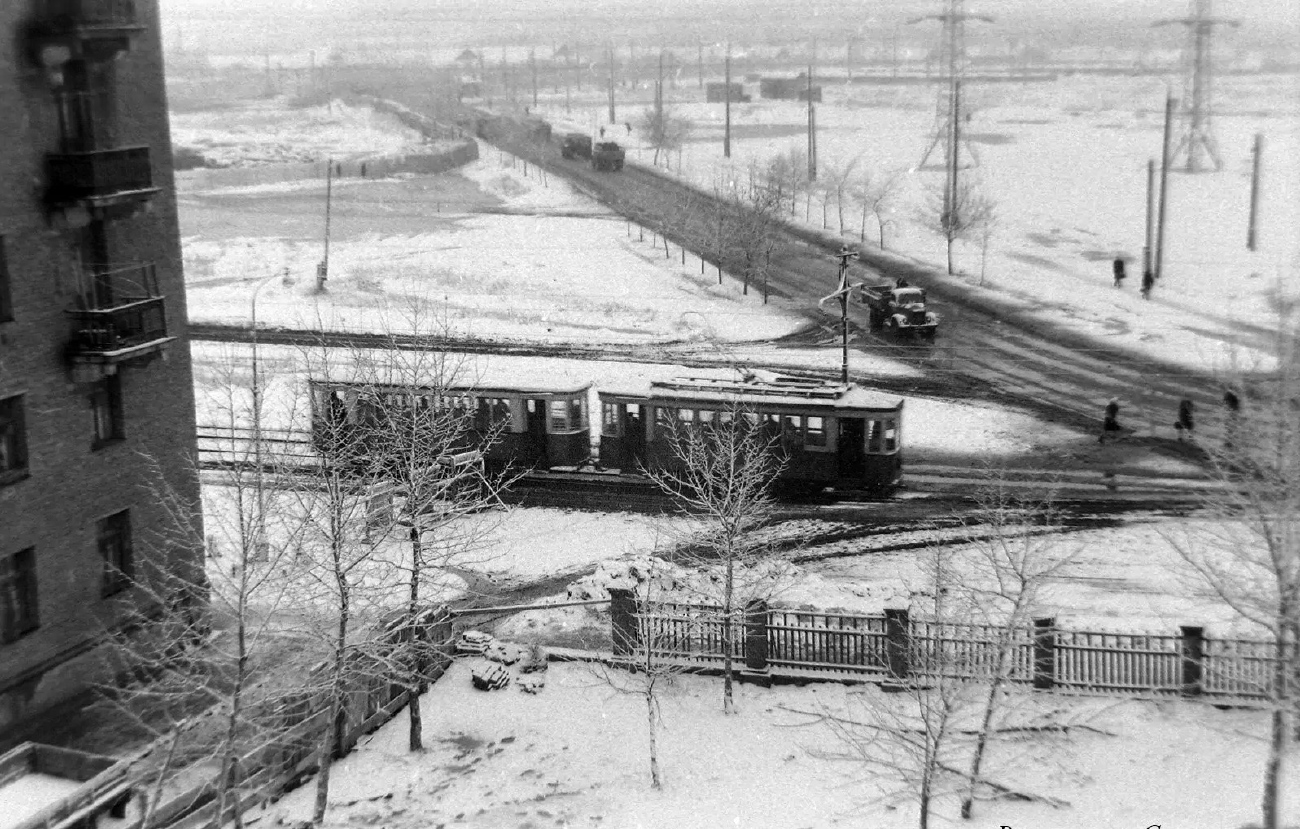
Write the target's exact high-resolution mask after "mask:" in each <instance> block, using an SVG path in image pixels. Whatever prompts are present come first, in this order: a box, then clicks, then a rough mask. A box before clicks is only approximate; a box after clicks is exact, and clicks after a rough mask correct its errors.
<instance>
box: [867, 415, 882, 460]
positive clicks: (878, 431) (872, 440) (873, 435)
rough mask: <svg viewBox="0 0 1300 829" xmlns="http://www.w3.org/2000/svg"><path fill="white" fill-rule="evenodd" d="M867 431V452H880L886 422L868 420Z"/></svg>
mask: <svg viewBox="0 0 1300 829" xmlns="http://www.w3.org/2000/svg"><path fill="white" fill-rule="evenodd" d="M867 429H868V432H867V451H868V452H880V451H881V446H882V445H883V442H884V441H883V438H884V431H885V422H884V421H883V420H868V421H867Z"/></svg>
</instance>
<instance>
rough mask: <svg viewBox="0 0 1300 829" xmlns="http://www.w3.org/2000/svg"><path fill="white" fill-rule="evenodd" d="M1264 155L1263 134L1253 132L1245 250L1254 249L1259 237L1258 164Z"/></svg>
mask: <svg viewBox="0 0 1300 829" xmlns="http://www.w3.org/2000/svg"><path fill="white" fill-rule="evenodd" d="M1263 155H1264V134H1263V133H1262V132H1257V133H1255V145H1254V146H1253V147H1252V148H1251V151H1250V223H1249V225H1248V227H1247V229H1246V250H1254V249H1255V245H1256V243H1257V242H1258V241H1259V238H1258V237H1257V236H1256V235H1255V223H1256V221H1257V220H1258V219H1259V166H1260V159H1261V158H1262V157H1263Z"/></svg>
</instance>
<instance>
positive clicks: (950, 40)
mask: <svg viewBox="0 0 1300 829" xmlns="http://www.w3.org/2000/svg"><path fill="white" fill-rule="evenodd" d="M965 2H966V0H947V11H945V12H943V13H942V14H932V15H928V16H926V17H917V18H913V19H912V20H909V21H907V22H908V23H909V24H912V23H920V22H923V21H926V20H938V21H939V22H940V23H942V24H943V34H942V39H941V40H940V47H939V51H940V60H941V61H942V63H943V64H944V71H945V73H946V77H945V79H944V80H945V81H946V82H947V86H948V89H947V90H946V91H944V92H940V93H939V96H938V103H937V105H936V108H935V119H934V130H933V132H932V133H931V135H930V144H929V146H927V147H926V149H925V154H924V155H922V156H921V163H920V164H919V165H918V166H920V167H924V166H925V165H926V163H927V162H928V161H929V160H930V154H931V153H933V152H934V151H935V149H936V148H937V147H938V146H939V142H940V141H942V140H943V139H944V138H945V137H947V136H948V135H950V134H951V132H952V119H953V111H952V102H953V101H955V100H956V99H957V95H956V94H955V92H954V89H953V87H954V86H955V85H956V83H957V82H958V81H959V80H960V79H961V77H962V76H963V75H965V74H966V66H967V57H966V21H968V20H980V21H983V22H985V23H992V22H993V18H992V17H989V16H988V15H983V14H970V13H968V12H966V11H965ZM894 66H895V73H897V66H898V62H897V59H895V62H894ZM966 151H967V152H968V153H969V154H970V157H971V162H972V163H973V164H979V156H978V155H977V154H976V152H975V148H974V147H973V146H971V145H970V143H969V142H967V146H966ZM950 163H958V159H957V156H956V154H955V153H954V155H953V158H952V160H951V162H950Z"/></svg>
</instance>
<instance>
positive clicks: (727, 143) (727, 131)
mask: <svg viewBox="0 0 1300 829" xmlns="http://www.w3.org/2000/svg"><path fill="white" fill-rule="evenodd" d="M725 86H726V88H727V89H726V92H724V93H723V100H724V101H726V105H725V106H726V109H725V111H724V116H723V117H724V124H723V128H722V157H723V158H731V44H730V43H728V44H727V59H726V83H725Z"/></svg>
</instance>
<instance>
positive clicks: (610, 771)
mask: <svg viewBox="0 0 1300 829" xmlns="http://www.w3.org/2000/svg"><path fill="white" fill-rule="evenodd" d="M469 674H470V666H469V665H468V664H466V663H464V662H461V663H458V664H456V665H453V666H452V668H451V669H450V670H449V671H448V672H447V674H446V675H445V676H444V677H443V678H442V679H441V680H440V681H439V682H438V683H437V684H435V685H434V686H433V688H432V689H431V690H430V691H429V692H428V693H427V694H426V695H425V697H424V705H423V710H424V715H423V716H424V735H425V741H426V746H427V749H426V751H425V752H423V753H420V754H411V753H409V752H408V751H407V750H406V734H407V729H408V724H407V721H406V716H405V713H403V714H400V715H399V716H398V717H397V718H396V719H394V720H393V721H392V722H390V723H389V724H388V725H386V726H384V727H383V728H381V729H380V730H379V731H378V732H376V733H375V734H374V735H373V736H372V737H369V738H364V739H363V740H362V743H361V745H360V746H359V747H358V749H357V750H356V751H355V752H354V753H353V754H352V755H350V756H348V757H346V758H344V759H343V760H341V761H339V763H338V764H337V765H336V766H335V768H334V772H333V775H334V776H333V779H332V781H331V793H330V804H331V806H330V808H331V811H330V814H329V817H328V818H327V825H328V826H359V825H382V826H386V827H392V828H393V829H399V828H400V827H428V826H472V827H476V829H491V828H492V827H503V829H504V827H512V828H513V827H534V829H540V827H544V826H555V827H578V826H585V827H595V826H600V827H606V829H638V827H644V828H645V829H649V827H673V828H674V829H697V828H698V829H716V827H731V826H739V827H755V828H756V829H767V828H768V827H770V829H793V828H794V827H806V829H823V827H826V828H829V827H836V826H843V827H850V826H870V827H873V829H905V828H906V827H914V826H916V822H917V813H916V805H915V802H914V800H913V799H912V798H911V797H908V796H900V794H899V787H898V785H897V783H896V782H895V781H892V780H891V778H890V777H889V776H888V775H887V774H885V773H882V772H881V771H879V770H876V771H873V770H871V769H868V768H866V767H864V766H862V765H861V764H858V763H854V762H844V761H836V760H831V759H824V758H823V757H820V756H819V753H826V752H830V753H836V752H843V751H844V750H845V746H844V745H843V744H842V743H840V742H839V741H837V739H836V738H835V737H834V736H832V734H831V731H830V729H829V728H827V727H826V726H824V725H818V724H815V721H816V719H817V717H818V716H819V715H823V714H824V715H830V716H839V717H847V718H852V719H858V720H859V721H861V720H863V718H864V709H866V708H870V707H879V706H884V705H890V704H898V702H899V700H900V697H899V696H898V695H894V696H893V697H892V698H891V697H890V696H888V695H882V694H881V693H880V692H879V690H878V689H876V688H874V687H867V688H857V687H846V686H840V685H817V686H809V687H803V688H798V687H774V688H769V689H762V688H757V687H753V686H748V685H741V686H739V687H738V688H737V689H736V692H737V708H738V711H739V713H738V714H737V715H735V716H725V715H724V714H723V713H722V710H721V708H722V706H721V691H720V686H719V684H718V683H717V682H716V681H714V680H710V679H705V678H693V677H684V678H681V679H679V680H677V682H676V683H675V684H674V685H673V686H672V687H670V688H668V689H666V690H665V691H664V692H663V694H662V701H661V708H662V727H661V728H660V731H659V753H660V758H659V759H660V763H661V766H662V769H663V774H664V781H665V782H664V788H663V789H662V790H661V791H655V790H654V789H652V788H651V787H650V783H649V764H648V759H647V736H646V725H645V722H646V710H645V702H644V701H643V699H642V698H639V697H637V696H636V695H632V694H620V693H617V692H616V691H615V690H614V689H613V688H611V687H610V684H609V683H608V682H607V681H606V680H605V679H604V677H603V676H602V675H601V674H600V673H598V672H596V671H593V670H592V669H590V668H588V667H585V666H582V665H574V664H554V665H552V667H551V668H550V670H549V671H548V672H547V679H546V686H545V688H544V689H543V690H542V691H541V692H540V693H539V694H537V695H535V696H534V695H529V694H523V693H520V692H519V691H518V690H517V689H516V688H514V687H510V688H507V689H505V690H501V691H495V692H486V693H485V692H481V691H476V690H473V689H472V688H471V686H470V678H469ZM614 681H626V678H624V677H619V676H615V677H614ZM1048 702H1049V704H1051V705H1053V706H1054V707H1055V708H1056V709H1057V710H1056V711H1055V714H1054V715H1055V716H1056V717H1057V718H1059V719H1060V720H1063V721H1069V722H1073V723H1074V724H1075V725H1076V727H1075V728H1073V729H1071V731H1070V734H1069V735H1068V736H1067V737H1039V738H1033V737H1027V738H1023V739H1018V740H1016V741H1015V742H1014V743H1001V744H995V745H994V747H993V748H992V749H991V761H990V764H989V766H987V768H989V769H994V770H996V771H993V775H994V776H995V777H996V778H997V779H998V780H999V781H1001V782H1006V783H1008V784H1010V785H1013V786H1014V787H1015V788H1017V789H1019V790H1022V791H1028V792H1031V793H1033V794H1037V795H1042V796H1050V797H1057V798H1060V799H1061V800H1063V801H1065V804H1066V805H1062V806H1060V807H1058V808H1053V807H1052V806H1049V805H1046V804H1044V803H1013V802H1005V801H1003V802H992V803H983V804H980V805H978V806H977V810H976V816H975V818H974V819H973V820H972V821H970V822H969V823H967V822H964V821H963V822H961V823H962V824H963V825H968V826H970V827H972V829H997V827H1002V826H1013V827H1039V826H1052V827H1057V828H1058V829H1094V827H1098V826H1105V827H1137V828H1138V829H1141V827H1150V826H1166V827H1189V829H1191V828H1192V827H1195V829H1221V828H1222V827H1236V826H1243V825H1246V824H1248V823H1249V822H1250V821H1251V820H1252V819H1254V818H1255V817H1256V816H1257V815H1258V792H1259V780H1260V778H1261V775H1262V770H1263V764H1264V749H1263V743H1262V740H1260V737H1261V736H1262V735H1263V733H1264V730H1265V727H1266V718H1265V715H1263V714H1262V713H1259V712H1251V711H1216V710H1214V709H1212V708H1209V707H1207V706H1200V705H1192V704H1184V703H1179V702H1167V703H1155V702H1137V701H1132V702H1118V703H1117V702H1114V701H1097V700H1078V699H1076V700H1071V699H1069V698H1063V697H1052V698H1049V700H1048ZM1026 704H1028V705H1034V704H1043V703H1042V702H1041V698H1040V700H1032V701H1029V702H1028V703H1026ZM796 712H809V713H796ZM868 721H869V720H868ZM1291 771H1292V772H1294V769H1292V770H1291ZM1288 776H1289V777H1290V778H1291V780H1292V782H1294V781H1295V775H1294V773H1292V774H1289V775H1288ZM1292 788H1293V791H1292V792H1291V793H1290V800H1289V801H1288V803H1287V804H1286V805H1287V808H1286V809H1284V811H1283V814H1290V815H1295V814H1297V813H1300V800H1297V799H1296V792H1295V791H1294V789H1295V787H1294V786H1293V787H1292ZM312 798H313V789H312V787H311V786H303V787H302V788H300V789H298V790H296V791H294V792H291V793H290V794H288V795H287V796H285V797H284V798H283V799H282V800H280V801H279V802H278V803H277V804H275V805H274V806H272V807H270V813H269V814H268V818H270V819H271V820H272V821H284V822H288V821H293V820H302V819H305V818H307V817H308V816H309V815H310V809H311V805H312ZM935 811H936V815H935V816H936V817H937V818H940V819H941V823H940V824H939V825H945V824H947V823H949V822H952V823H953V824H954V825H955V824H956V823H957V822H958V821H957V820H956V818H957V811H956V800H955V799H954V798H952V797H950V796H943V797H940V798H939V800H938V802H937V804H936V807H935ZM932 825H934V824H932Z"/></svg>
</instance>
